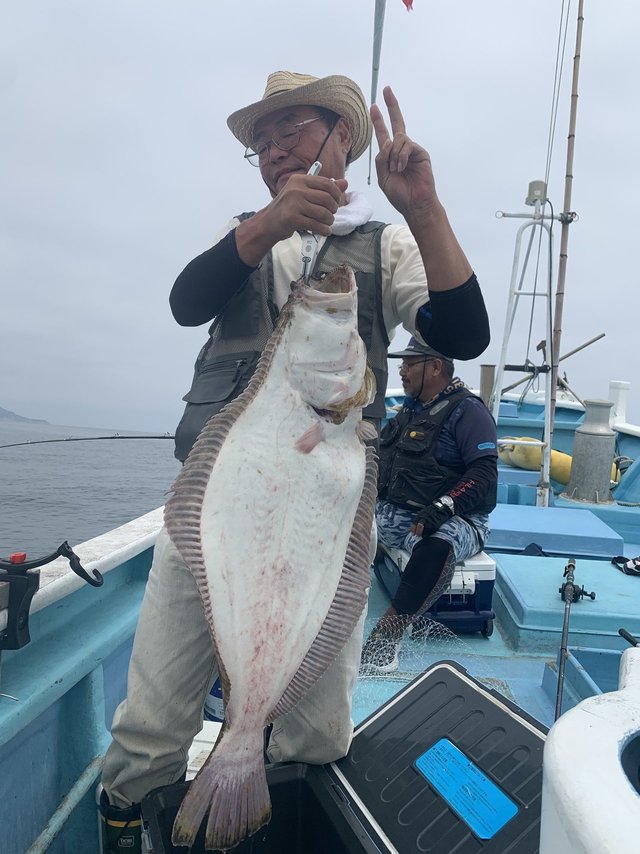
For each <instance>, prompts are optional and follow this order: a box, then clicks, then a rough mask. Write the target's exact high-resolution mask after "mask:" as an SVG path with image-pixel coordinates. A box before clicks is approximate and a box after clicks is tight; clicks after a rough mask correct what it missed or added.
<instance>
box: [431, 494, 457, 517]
mask: <svg viewBox="0 0 640 854" xmlns="http://www.w3.org/2000/svg"><path fill="white" fill-rule="evenodd" d="M433 504H434V506H435V507H438V508H439V509H440V510H444V509H445V507H446V509H447V510H448V511H449V513H450V514H451V515H452V516H455V512H456V506H455V504H454V503H453V498H452V497H451V496H450V495H441V496H440V498H436V500H435V501H434V502H433Z"/></svg>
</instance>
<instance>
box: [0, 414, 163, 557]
mask: <svg viewBox="0 0 640 854" xmlns="http://www.w3.org/2000/svg"><path fill="white" fill-rule="evenodd" d="M117 433H120V435H122V436H131V435H136V436H144V435H145V434H144V433H133V432H132V431H128V430H121V431H116V430H112V429H106V430H103V429H97V428H86V427H85V428H83V427H64V426H58V425H53V424H46V423H40V422H38V423H33V422H21V421H13V420H11V421H10V420H4V419H2V420H0V558H6V557H8V555H9V554H11V553H12V552H15V551H25V552H27V555H28V557H29V558H30V559H35V558H38V557H43V556H44V555H46V554H48V553H51V552H54V551H55V550H56V549H57V548H58V546H60V544H61V543H63V542H64V541H65V540H67V541H68V542H69V545H70V546H71V547H72V548H73V547H74V546H75V545H77V544H78V543H81V542H84V541H85V540H89V539H92V538H93V537H97V536H98V535H100V534H103V533H105V532H106V531H109V530H111V529H112V528H116V527H118V526H119V525H123V524H125V522H129V521H131V519H135V518H136V517H137V516H141V515H143V514H144V513H148V512H149V511H150V510H155V509H156V508H157V507H161V506H162V505H163V504H164V503H165V501H166V500H167V498H168V495H167V491H168V490H169V488H170V487H171V484H172V483H173V481H174V480H175V477H176V475H177V474H178V471H179V469H180V465H179V463H178V461H177V460H176V459H175V457H174V456H173V447H174V445H173V441H172V440H171V439H170V438H169V439H148V438H136V439H125V438H118V439H113V438H112V439H106V440H102V439H99V438H93V437H100V436H115V435H116V434H117ZM70 438H72V439H77V438H91V440H90V441H64V442H56V443H42V442H43V440H50V439H67V440H68V439H70ZM17 442H30V444H27V445H21V446H19V447H9V448H7V447H1V446H3V445H8V444H11V443H17ZM38 442H41V443H42V444H36V443H38Z"/></svg>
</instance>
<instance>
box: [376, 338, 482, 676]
mask: <svg viewBox="0 0 640 854" xmlns="http://www.w3.org/2000/svg"><path fill="white" fill-rule="evenodd" d="M389 358H391V359H402V362H401V364H400V377H401V379H402V387H403V388H404V392H405V394H406V398H405V400H404V404H403V407H402V409H401V410H400V412H399V413H398V415H397V416H396V417H395V418H393V419H392V420H391V421H390V422H389V423H388V424H387V425H386V427H385V428H384V430H383V431H382V434H381V437H380V468H379V474H378V503H377V507H376V522H377V525H378V541H379V542H380V543H382V544H383V545H388V546H391V547H395V548H404V549H406V550H407V551H408V552H411V557H410V559H409V561H408V563H407V565H406V568H405V570H404V572H403V574H402V579H401V581H400V586H399V587H398V590H397V591H396V594H395V596H394V598H393V601H392V603H391V606H390V607H389V608H388V609H387V611H386V612H385V613H384V614H383V615H382V617H381V618H380V620H379V621H378V623H377V625H376V626H375V628H374V630H373V632H372V633H371V635H370V637H369V640H368V641H367V643H366V644H365V646H364V649H363V652H362V667H363V669H364V671H365V672H368V673H391V672H392V671H394V670H397V668H398V648H399V646H400V641H401V639H402V634H403V632H404V629H405V628H406V626H407V625H409V624H410V623H412V622H413V621H414V619H415V617H416V616H418V615H420V614H421V613H422V612H424V611H425V610H427V609H428V608H429V607H431V605H432V604H433V603H434V602H435V601H436V599H438V598H439V596H440V595H441V594H442V592H443V591H444V590H445V589H446V587H447V586H448V585H449V583H450V581H451V577H452V575H453V570H454V568H455V564H456V563H457V562H458V561H461V560H464V559H465V558H469V557H471V556H472V555H474V554H477V553H478V552H480V551H482V548H483V546H484V543H485V541H486V538H487V535H488V532H489V528H488V522H489V517H488V514H489V513H490V512H491V510H493V508H494V507H495V505H496V487H497V479H498V467H497V461H498V454H497V437H496V425H495V422H494V420H493V418H492V416H491V413H490V412H489V410H488V409H487V407H486V406H485V405H484V403H483V402H482V401H481V400H480V399H479V398H478V397H475V396H474V395H473V394H472V393H471V392H470V391H469V390H468V389H467V388H466V386H465V385H464V383H463V382H462V381H461V380H460V379H458V377H454V375H453V371H454V366H453V362H452V360H451V359H449V358H447V357H446V356H443V355H442V354H441V353H438V352H437V351H436V350H434V349H433V348H432V347H428V346H426V345H424V344H422V343H420V342H419V341H418V340H416V339H415V338H412V339H411V340H410V341H409V344H408V345H407V348H406V349H405V350H403V351H402V352H400V353H389Z"/></svg>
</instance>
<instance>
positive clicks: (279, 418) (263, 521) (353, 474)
mask: <svg viewBox="0 0 640 854" xmlns="http://www.w3.org/2000/svg"><path fill="white" fill-rule="evenodd" d="M314 420H315V416H313V413H312V411H311V410H310V409H309V408H308V407H306V406H301V405H300V402H299V399H298V398H297V396H296V395H295V394H294V393H293V392H291V391H290V390H289V389H287V388H284V389H282V388H281V389H279V390H278V399H277V400H274V394H273V390H270V389H269V388H265V389H263V390H261V391H260V392H259V393H258V396H257V397H256V399H255V400H254V401H253V403H252V405H251V406H250V407H248V408H247V410H245V412H244V413H242V415H241V416H240V417H239V418H238V420H237V422H236V423H235V425H234V426H233V427H232V429H231V430H230V432H229V434H228V436H227V438H226V441H225V443H224V446H223V447H222V449H221V451H220V454H219V456H218V459H217V460H216V464H215V467H214V474H215V477H213V478H212V479H211V481H210V484H209V486H208V487H207V489H206V491H205V496H204V501H203V506H202V519H201V536H202V550H203V554H204V558H205V566H206V570H207V584H208V587H209V591H210V596H211V607H212V617H213V633H214V636H215V640H216V646H217V649H218V654H219V656H220V659H221V661H222V662H223V665H224V668H225V671H226V673H227V675H228V677H229V683H230V696H229V698H228V704H227V714H228V715H229V717H230V719H231V720H233V719H234V717H235V716H236V715H237V714H240V715H241V716H243V715H245V714H247V713H249V714H250V716H252V715H251V713H250V709H251V710H253V711H255V712H256V713H257V714H259V715H263V716H264V715H265V712H266V711H268V710H270V709H272V708H273V706H274V705H275V703H276V702H277V701H278V699H279V698H280V697H281V696H282V694H283V692H284V690H285V689H286V687H287V685H288V684H289V682H290V681H291V678H292V677H293V675H294V674H295V673H296V671H297V670H298V667H299V665H300V663H301V662H302V661H303V659H304V657H305V655H306V652H307V650H308V649H309V647H310V646H311V644H312V642H313V640H314V638H315V637H316V635H317V634H318V632H319V630H320V627H321V626H322V623H323V621H324V620H325V617H326V616H327V613H328V612H329V610H330V607H331V603H332V601H333V598H334V596H335V592H336V589H337V586H338V582H339V580H340V576H341V574H342V569H343V561H344V557H345V552H346V549H347V545H348V541H349V537H350V534H351V529H352V526H353V522H354V518H355V514H356V511H357V508H358V503H359V500H360V496H361V493H362V488H363V484H364V478H365V455H364V451H363V448H362V445H361V443H360V441H359V440H358V439H357V437H356V435H355V433H354V432H353V430H352V431H351V433H352V435H350V436H349V435H345V433H346V432H347V431H346V430H341V429H340V428H336V427H334V426H333V425H331V429H330V430H327V431H326V436H325V439H324V441H321V442H320V443H319V444H318V445H316V446H315V447H314V449H313V450H312V451H311V452H310V453H301V452H300V451H299V450H297V449H296V447H295V445H296V441H297V439H298V438H299V437H300V435H302V434H303V433H304V432H305V431H306V430H308V428H309V427H310V426H311V425H312V424H313V422H314ZM247 441H250V442H251V448H250V451H249V449H248V448H247ZM248 456H250V459H251V463H249V461H248ZM256 461H259V462H256ZM338 651H339V649H336V654H337V652H338Z"/></svg>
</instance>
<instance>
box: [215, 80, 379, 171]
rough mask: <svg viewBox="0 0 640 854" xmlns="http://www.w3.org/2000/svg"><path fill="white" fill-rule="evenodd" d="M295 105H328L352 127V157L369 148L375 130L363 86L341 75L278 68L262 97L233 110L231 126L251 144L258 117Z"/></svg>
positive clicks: (235, 134) (230, 119)
mask: <svg viewBox="0 0 640 854" xmlns="http://www.w3.org/2000/svg"><path fill="white" fill-rule="evenodd" d="M294 106H311V107H324V108H325V109H327V110H332V111H333V112H334V113H337V114H338V115H339V116H344V118H345V119H346V120H347V122H348V123H349V128H350V129H351V138H352V147H351V160H356V159H357V158H358V157H360V155H361V154H362V153H363V152H364V151H366V149H367V146H368V145H369V142H370V140H371V133H372V130H373V127H372V125H371V118H370V116H369V110H368V109H367V103H366V101H365V99H364V95H363V94H362V91H361V90H360V88H359V86H357V85H356V84H355V83H354V82H353V80H350V79H349V78H348V77H342V76H340V75H339V74H333V75H331V76H330V77H312V76H311V75H310V74H297V73H296V72H294V71H274V72H273V74H270V75H269V77H268V78H267V86H266V88H265V90H264V95H263V96H262V98H261V99H260V100H259V101H256V103H255V104H250V105H249V106H248V107H244V108H243V109H241V110H236V112H235V113H231V115H230V116H229V118H228V119H227V125H228V126H229V130H230V131H231V133H232V134H233V135H234V136H235V137H236V139H239V140H240V142H241V143H242V144H243V145H244V146H248V145H251V143H252V142H253V129H254V127H255V124H256V122H257V121H258V119H261V118H262V117H263V116H266V115H268V114H269V113H273V112H274V111H275V110H280V109H281V108H282V107H294Z"/></svg>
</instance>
